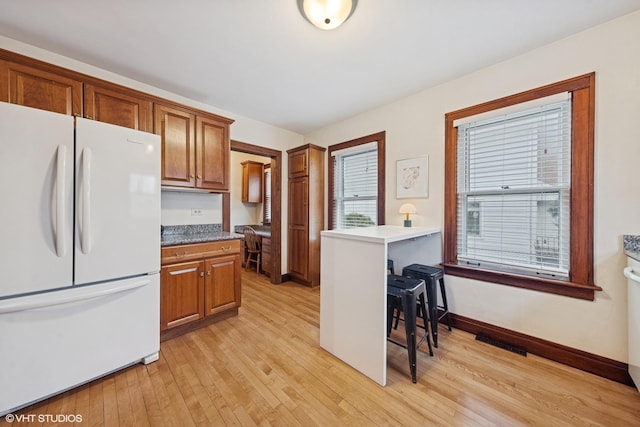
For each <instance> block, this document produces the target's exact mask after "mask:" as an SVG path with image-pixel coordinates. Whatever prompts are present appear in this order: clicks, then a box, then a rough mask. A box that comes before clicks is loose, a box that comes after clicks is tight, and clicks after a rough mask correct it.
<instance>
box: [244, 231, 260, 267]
mask: <svg viewBox="0 0 640 427" xmlns="http://www.w3.org/2000/svg"><path fill="white" fill-rule="evenodd" d="M244 244H245V246H246V250H247V259H246V260H245V263H244V268H245V269H248V268H249V263H251V262H254V263H255V264H256V272H257V273H258V274H259V273H260V256H261V254H262V248H261V247H260V237H258V235H257V234H256V230H254V229H253V227H249V226H245V227H244Z"/></svg>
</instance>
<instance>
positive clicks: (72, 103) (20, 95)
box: [0, 60, 82, 116]
mask: <svg viewBox="0 0 640 427" xmlns="http://www.w3.org/2000/svg"><path fill="white" fill-rule="evenodd" d="M0 101H4V102H10V103H12V104H18V105H24V106H26V107H33V108H39V109H41V110H48V111H53V112H55V113H60V114H68V115H73V116H82V81H80V80H75V79H73V78H70V77H67V76H65V75H62V74H55V73H52V72H49V71H45V70H41V69H38V68H34V67H30V66H27V65H22V64H17V63H14V62H9V61H4V60H0Z"/></svg>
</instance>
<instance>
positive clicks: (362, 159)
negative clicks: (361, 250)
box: [332, 142, 378, 228]
mask: <svg viewBox="0 0 640 427" xmlns="http://www.w3.org/2000/svg"><path fill="white" fill-rule="evenodd" d="M332 157H333V160H332V161H333V168H334V169H333V171H334V175H333V177H334V183H333V184H334V185H333V189H334V194H333V212H332V215H333V224H334V225H335V228H353V227H367V226H372V225H376V224H377V223H378V218H377V211H378V148H377V143H375V142H374V143H369V144H363V145H360V146H357V147H354V148H350V149H345V150H338V151H334V152H333V153H332Z"/></svg>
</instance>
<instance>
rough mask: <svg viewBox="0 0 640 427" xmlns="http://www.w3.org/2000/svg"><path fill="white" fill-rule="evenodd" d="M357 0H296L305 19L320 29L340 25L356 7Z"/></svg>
mask: <svg viewBox="0 0 640 427" xmlns="http://www.w3.org/2000/svg"><path fill="white" fill-rule="evenodd" d="M356 4H357V0H298V9H300V13H301V14H302V16H304V17H305V19H306V20H307V21H309V22H311V23H312V24H313V25H315V26H316V27H318V28H320V29H322V30H333V29H334V28H337V27H339V26H340V25H342V23H343V22H344V21H346V20H347V18H349V16H351V14H352V13H353V11H354V9H355V8H356Z"/></svg>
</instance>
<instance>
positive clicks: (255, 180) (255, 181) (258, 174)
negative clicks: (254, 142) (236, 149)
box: [241, 161, 264, 203]
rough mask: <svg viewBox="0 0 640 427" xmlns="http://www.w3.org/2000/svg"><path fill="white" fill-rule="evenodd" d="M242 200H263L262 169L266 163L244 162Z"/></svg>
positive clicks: (252, 201) (250, 201) (248, 201)
mask: <svg viewBox="0 0 640 427" xmlns="http://www.w3.org/2000/svg"><path fill="white" fill-rule="evenodd" d="M241 164H242V201H243V202H244V203H261V202H262V171H263V170H264V169H263V167H264V165H263V164H262V163H259V162H252V161H246V162H242V163H241Z"/></svg>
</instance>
